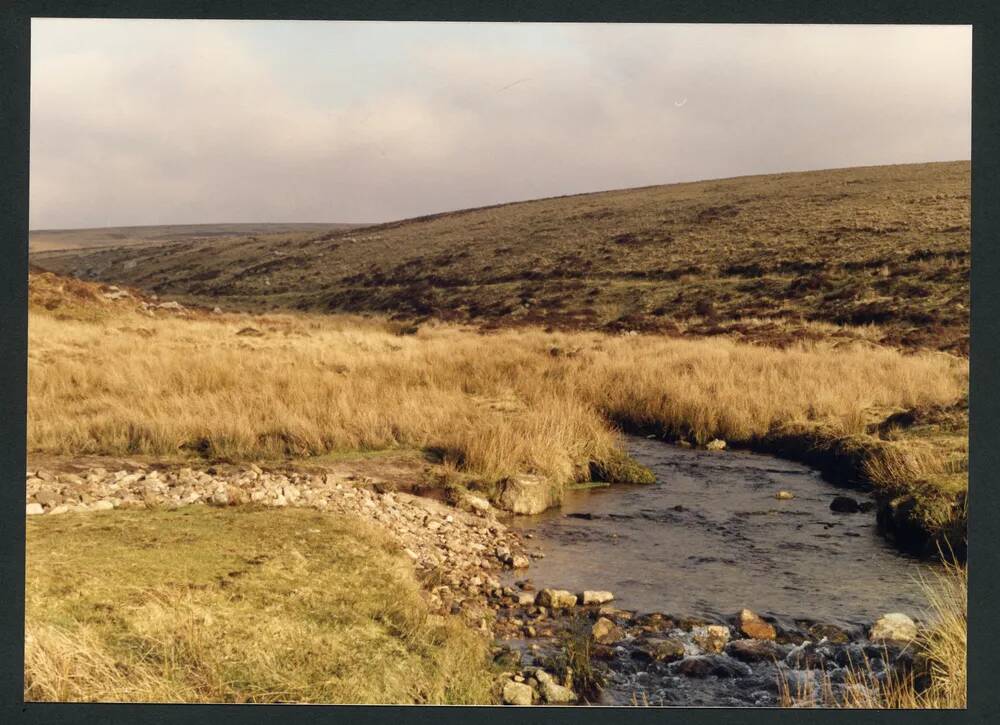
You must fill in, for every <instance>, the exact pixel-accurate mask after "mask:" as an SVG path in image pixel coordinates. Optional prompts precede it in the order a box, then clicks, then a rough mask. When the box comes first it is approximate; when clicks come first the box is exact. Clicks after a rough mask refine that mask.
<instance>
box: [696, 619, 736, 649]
mask: <svg viewBox="0 0 1000 725" xmlns="http://www.w3.org/2000/svg"><path fill="white" fill-rule="evenodd" d="M691 638H692V639H693V640H694V643H695V644H696V645H698V646H699V647H701V648H702V649H703V650H705V651H706V652H721V651H722V649H723V647H725V646H726V642H728V641H729V627H723V626H722V625H720V624H709V625H707V626H704V627H695V628H694V629H692V630H691Z"/></svg>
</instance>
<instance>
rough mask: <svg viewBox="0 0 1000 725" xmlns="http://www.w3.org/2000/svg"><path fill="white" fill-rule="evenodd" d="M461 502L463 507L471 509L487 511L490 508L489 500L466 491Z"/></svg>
mask: <svg viewBox="0 0 1000 725" xmlns="http://www.w3.org/2000/svg"><path fill="white" fill-rule="evenodd" d="M462 503H463V504H464V505H465V507H467V508H469V509H471V510H473V511H482V512H486V511H489V510H490V508H491V507H490V502H489V501H487V500H486V499H485V498H483V497H482V496H476V495H475V494H473V493H466V494H465V496H464V497H462Z"/></svg>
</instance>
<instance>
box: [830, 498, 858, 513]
mask: <svg viewBox="0 0 1000 725" xmlns="http://www.w3.org/2000/svg"><path fill="white" fill-rule="evenodd" d="M830 510H831V511H835V512H837V513H838V514H856V513H858V512H859V511H860V510H861V506H860V505H859V504H858V502H857V501H855V500H854V499H853V498H851V497H850V496H836V497H834V499H833V501H831V502H830Z"/></svg>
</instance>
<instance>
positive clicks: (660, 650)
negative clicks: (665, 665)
mask: <svg viewBox="0 0 1000 725" xmlns="http://www.w3.org/2000/svg"><path fill="white" fill-rule="evenodd" d="M637 653H638V654H639V656H640V657H642V656H645V657H648V658H649V659H651V660H653V661H655V662H676V661H677V660H679V659H682V658H683V657H684V654H685V653H684V642H682V641H681V640H679V639H677V638H676V637H666V638H663V639H660V638H653V637H651V638H649V639H645V640H643V641H642V642H641V643H640V644H639V648H638V650H637Z"/></svg>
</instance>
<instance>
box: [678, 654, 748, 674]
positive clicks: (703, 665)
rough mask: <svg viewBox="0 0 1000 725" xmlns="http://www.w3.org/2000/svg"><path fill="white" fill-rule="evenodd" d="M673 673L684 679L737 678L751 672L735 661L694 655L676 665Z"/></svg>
mask: <svg viewBox="0 0 1000 725" xmlns="http://www.w3.org/2000/svg"><path fill="white" fill-rule="evenodd" d="M674 672H676V673H677V674H679V675H684V676H686V677H708V676H709V675H714V676H715V677H738V676H741V675H749V674H751V673H752V672H753V670H751V669H750V667H749V666H748V665H746V664H744V663H742V662H738V661H737V660H732V659H729V658H727V657H723V656H720V655H717V654H713V655H695V656H693V657H685V658H684V659H682V660H681V661H680V662H678V663H677V664H676V665H674Z"/></svg>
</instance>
